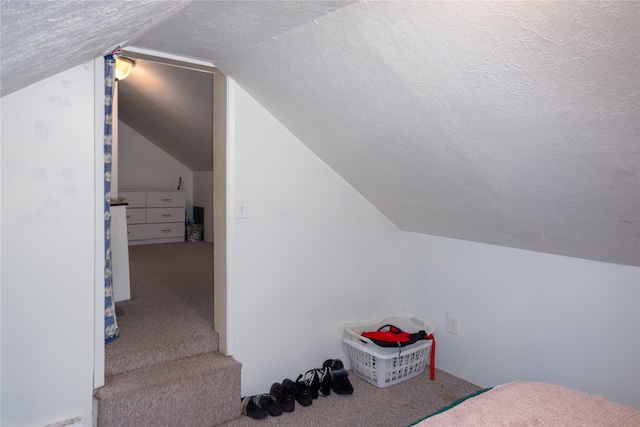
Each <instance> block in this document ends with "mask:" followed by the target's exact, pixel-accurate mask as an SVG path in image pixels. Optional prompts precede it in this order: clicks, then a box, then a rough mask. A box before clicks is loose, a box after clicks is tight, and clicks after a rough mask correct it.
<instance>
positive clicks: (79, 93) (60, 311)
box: [0, 62, 103, 427]
mask: <svg viewBox="0 0 640 427" xmlns="http://www.w3.org/2000/svg"><path fill="white" fill-rule="evenodd" d="M0 102H1V107H2V113H1V114H2V115H1V121H2V130H1V135H2V147H1V150H2V172H1V176H2V184H1V185H2V215H1V227H2V234H1V236H2V237H1V239H2V240H1V242H2V248H3V251H2V260H1V266H2V268H1V275H2V312H1V313H2V322H1V323H2V334H1V339H2V368H1V377H2V380H1V381H2V419H1V421H0V424H2V425H3V426H12V427H15V426H41V425H45V424H49V423H53V422H57V421H61V420H65V419H69V418H73V417H76V416H81V417H83V418H84V419H85V422H86V425H91V412H92V392H93V344H94V342H93V333H94V330H93V328H94V326H93V319H94V317H93V308H94V289H93V285H94V257H102V256H103V255H102V254H101V253H99V254H96V253H95V247H94V227H96V226H99V225H97V224H96V223H95V216H94V206H95V197H96V195H95V189H94V177H95V176H94V174H95V169H94V141H95V139H94V114H95V113H94V66H93V62H89V63H87V64H84V65H82V66H78V67H75V68H73V69H71V70H68V71H65V72H63V73H61V74H58V75H56V76H53V77H51V78H49V79H46V80H43V81H41V82H38V83H36V84H34V85H32V86H29V87H27V88H24V89H22V90H20V91H17V92H14V93H12V94H10V95H7V96H5V97H3V98H2V99H1V101H0ZM100 148H101V147H100Z"/></svg>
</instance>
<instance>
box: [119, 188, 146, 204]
mask: <svg viewBox="0 0 640 427" xmlns="http://www.w3.org/2000/svg"><path fill="white" fill-rule="evenodd" d="M118 197H119V198H121V199H123V200H124V201H125V202H127V203H128V204H129V205H128V207H130V208H144V207H145V206H147V193H146V191H120V192H118Z"/></svg>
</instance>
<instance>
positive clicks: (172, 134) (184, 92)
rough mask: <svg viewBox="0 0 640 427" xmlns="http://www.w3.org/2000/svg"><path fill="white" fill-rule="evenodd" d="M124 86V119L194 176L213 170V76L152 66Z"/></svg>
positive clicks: (138, 65)
mask: <svg viewBox="0 0 640 427" xmlns="http://www.w3.org/2000/svg"><path fill="white" fill-rule="evenodd" d="M134 68H135V72H132V73H131V74H130V75H129V77H127V78H126V79H124V80H121V81H119V82H118V118H119V119H120V120H122V121H123V122H125V123H126V124H127V125H128V126H129V127H131V128H133V129H135V130H136V131H137V132H138V133H140V134H141V135H142V136H144V137H145V138H146V139H148V140H149V141H153V142H154V143H155V144H156V145H157V146H158V147H160V148H161V149H162V150H164V151H165V152H166V153H168V154H169V155H171V156H172V157H174V158H175V159H176V160H178V161H179V162H181V163H182V164H183V165H185V166H186V167H188V168H189V169H191V170H192V171H211V170H212V169H213V145H212V144H211V140H212V138H213V75H212V74H210V73H206V72H202V71H195V70H189V69H185V68H179V67H174V66H170V65H165V64H161V63H158V62H153V61H147V60H140V59H138V60H136V61H135V67H134Z"/></svg>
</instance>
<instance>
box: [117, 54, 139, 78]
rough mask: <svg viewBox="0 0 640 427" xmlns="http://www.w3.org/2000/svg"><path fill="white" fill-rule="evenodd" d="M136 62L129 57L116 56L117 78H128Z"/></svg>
mask: <svg viewBox="0 0 640 427" xmlns="http://www.w3.org/2000/svg"><path fill="white" fill-rule="evenodd" d="M134 64H135V63H134V62H133V61H132V60H130V59H129V58H116V66H115V77H116V80H124V79H126V78H127V76H128V75H129V73H130V72H131V69H132V68H133V65H134Z"/></svg>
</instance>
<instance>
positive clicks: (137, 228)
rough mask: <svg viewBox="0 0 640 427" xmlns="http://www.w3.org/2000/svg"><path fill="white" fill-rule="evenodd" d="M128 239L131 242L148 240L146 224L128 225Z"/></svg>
mask: <svg viewBox="0 0 640 427" xmlns="http://www.w3.org/2000/svg"><path fill="white" fill-rule="evenodd" d="M127 238H128V239H129V241H131V240H143V239H146V238H147V225H146V224H133V225H127Z"/></svg>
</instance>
